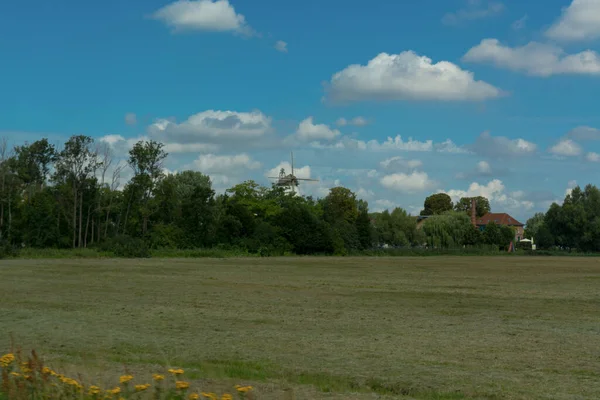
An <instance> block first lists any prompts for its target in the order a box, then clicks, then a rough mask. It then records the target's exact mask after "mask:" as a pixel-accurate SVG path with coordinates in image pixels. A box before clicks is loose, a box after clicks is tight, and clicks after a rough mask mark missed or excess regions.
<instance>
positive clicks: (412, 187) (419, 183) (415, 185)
mask: <svg viewBox="0 0 600 400" xmlns="http://www.w3.org/2000/svg"><path fill="white" fill-rule="evenodd" d="M380 182H381V184H382V185H383V186H384V187H386V188H388V189H391V190H395V191H399V192H406V193H417V192H423V191H426V190H429V189H431V188H432V187H433V186H435V185H436V182H435V181H432V180H431V179H430V178H429V175H427V173H426V172H422V171H413V172H411V173H409V174H405V173H402V172H400V173H395V174H390V175H385V176H384V177H383V178H381V180H380Z"/></svg>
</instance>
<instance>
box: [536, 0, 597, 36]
mask: <svg viewBox="0 0 600 400" xmlns="http://www.w3.org/2000/svg"><path fill="white" fill-rule="evenodd" d="M545 34H546V36H547V37H549V38H551V39H555V40H563V41H578V40H591V39H597V38H599V37H600V2H599V1H597V0H573V1H572V2H571V4H570V5H569V6H568V7H566V8H564V9H563V10H562V15H561V16H560V18H559V19H558V20H557V21H556V22H555V23H554V24H552V26H550V28H549V29H548V30H547V31H546V33H545Z"/></svg>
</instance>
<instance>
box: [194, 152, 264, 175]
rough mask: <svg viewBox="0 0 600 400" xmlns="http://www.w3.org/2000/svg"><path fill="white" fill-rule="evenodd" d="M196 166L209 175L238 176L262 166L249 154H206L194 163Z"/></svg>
mask: <svg viewBox="0 0 600 400" xmlns="http://www.w3.org/2000/svg"><path fill="white" fill-rule="evenodd" d="M194 166H195V167H196V168H197V169H198V170H199V171H200V172H203V173H207V174H223V175H227V174H236V173H239V172H243V171H245V170H248V169H258V168H260V166H261V164H260V162H258V161H254V160H253V159H252V158H251V157H250V156H249V155H248V154H246V153H242V154H235V155H216V154H204V155H201V156H200V157H198V158H197V159H196V160H195V161H194Z"/></svg>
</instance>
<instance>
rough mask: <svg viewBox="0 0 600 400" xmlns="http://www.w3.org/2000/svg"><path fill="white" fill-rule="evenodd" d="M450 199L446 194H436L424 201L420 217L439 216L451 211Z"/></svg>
mask: <svg viewBox="0 0 600 400" xmlns="http://www.w3.org/2000/svg"><path fill="white" fill-rule="evenodd" d="M452 208H453V204H452V199H451V198H450V196H448V195H447V194H446V193H436V194H432V195H431V196H429V197H427V198H426V199H425V202H424V203H423V210H422V211H421V215H440V214H443V213H445V212H446V211H452Z"/></svg>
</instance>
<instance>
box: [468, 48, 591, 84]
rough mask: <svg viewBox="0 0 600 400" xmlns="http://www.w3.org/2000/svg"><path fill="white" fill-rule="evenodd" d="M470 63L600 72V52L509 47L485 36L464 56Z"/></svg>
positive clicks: (541, 72) (532, 71)
mask: <svg viewBox="0 0 600 400" xmlns="http://www.w3.org/2000/svg"><path fill="white" fill-rule="evenodd" d="M462 60H463V61H467V62H479V63H491V64H493V65H495V66H497V67H500V68H507V69H510V70H513V71H519V72H524V73H527V74H529V75H531V76H538V77H549V76H552V75H559V74H563V75H564V74H571V75H575V74H578V75H598V74H600V55H598V53H596V52H595V51H592V50H585V51H582V52H580V53H576V54H565V52H564V50H562V49H561V48H560V47H557V46H554V45H551V44H543V43H538V42H529V43H528V44H526V45H524V46H520V47H509V46H505V45H503V44H501V43H500V41H499V40H498V39H483V40H482V41H481V43H479V44H478V45H477V46H475V47H473V48H471V49H470V50H469V51H467V53H466V54H465V55H464V56H463V58H462Z"/></svg>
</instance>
